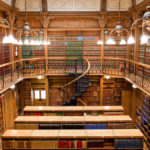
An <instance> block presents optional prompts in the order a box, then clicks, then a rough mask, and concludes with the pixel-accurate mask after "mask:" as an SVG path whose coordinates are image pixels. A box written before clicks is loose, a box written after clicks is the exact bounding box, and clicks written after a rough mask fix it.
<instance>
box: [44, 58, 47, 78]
mask: <svg viewBox="0 0 150 150" xmlns="http://www.w3.org/2000/svg"><path fill="white" fill-rule="evenodd" d="M44 66H45V75H46V74H47V65H46V60H45V65H44Z"/></svg>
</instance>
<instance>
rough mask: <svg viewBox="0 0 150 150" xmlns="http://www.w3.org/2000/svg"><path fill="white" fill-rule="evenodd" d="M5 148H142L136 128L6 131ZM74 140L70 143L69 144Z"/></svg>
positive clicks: (141, 135) (140, 149)
mask: <svg viewBox="0 0 150 150" xmlns="http://www.w3.org/2000/svg"><path fill="white" fill-rule="evenodd" d="M2 143H3V150H7V149H45V150H46V149H110V148H111V149H112V150H113V149H122V148H125V149H127V150H131V149H132V148H133V149H139V150H142V149H143V134H142V133H141V131H140V130H138V129H124V130H122V129H119V130H118V129H113V130H111V129H108V130H7V131H6V132H5V133H4V135H3V136H2ZM73 143H74V144H73Z"/></svg>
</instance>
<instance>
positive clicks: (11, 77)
mask: <svg viewBox="0 0 150 150" xmlns="http://www.w3.org/2000/svg"><path fill="white" fill-rule="evenodd" d="M12 77H13V71H12V68H11V82H12V81H13V79H12Z"/></svg>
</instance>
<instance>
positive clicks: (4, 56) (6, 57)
mask: <svg viewBox="0 0 150 150" xmlns="http://www.w3.org/2000/svg"><path fill="white" fill-rule="evenodd" d="M3 38H4V30H3V29H2V28H1V29H0V65H2V64H5V63H8V62H10V52H9V44H3V43H2V40H3ZM0 72H1V74H0V75H1V76H2V75H3V74H2V73H4V74H7V73H9V72H10V66H5V67H2V68H0Z"/></svg>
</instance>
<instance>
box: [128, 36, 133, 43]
mask: <svg viewBox="0 0 150 150" xmlns="http://www.w3.org/2000/svg"><path fill="white" fill-rule="evenodd" d="M127 43H128V44H134V43H135V39H134V38H133V36H130V37H129V39H128V42H127Z"/></svg>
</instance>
